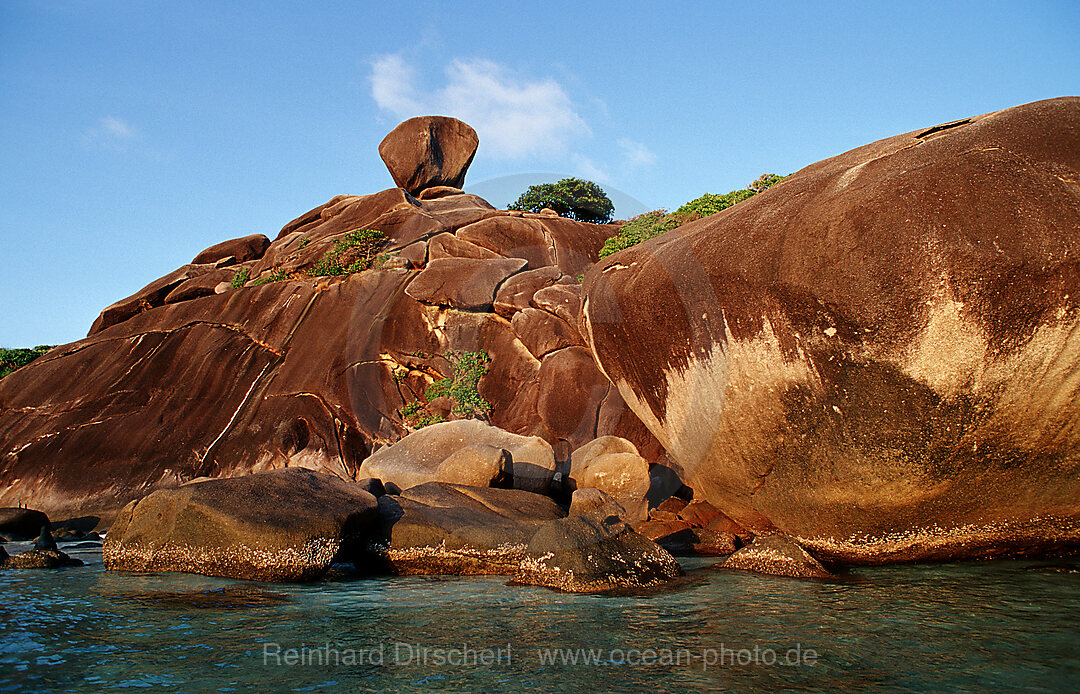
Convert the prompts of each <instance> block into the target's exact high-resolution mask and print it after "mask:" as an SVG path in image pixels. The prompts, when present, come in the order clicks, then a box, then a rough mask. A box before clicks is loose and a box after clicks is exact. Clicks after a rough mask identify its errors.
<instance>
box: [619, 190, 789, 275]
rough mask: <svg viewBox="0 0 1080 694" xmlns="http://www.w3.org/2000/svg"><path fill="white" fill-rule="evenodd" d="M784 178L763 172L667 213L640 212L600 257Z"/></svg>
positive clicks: (747, 195) (716, 210)
mask: <svg viewBox="0 0 1080 694" xmlns="http://www.w3.org/2000/svg"><path fill="white" fill-rule="evenodd" d="M785 178H786V176H777V175H776V174H761V175H760V176H758V177H757V179H755V180H754V182H753V183H751V184H750V185H749V186H747V187H746V188H743V189H742V190H733V191H731V192H730V193H724V194H723V195H716V194H714V193H705V194H704V195H702V196H701V197H700V198H695V199H694V200H691V201H690V202H688V203H686V204H685V205H683V206H682V207H680V208H679V209H677V210H675V211H674V212H672V213H671V214H668V213H667V211H666V210H653V211H652V212H645V213H644V214H639V215H638V216H637V217H634V218H633V219H631V220H630V221H629V222H627V223H626V224H624V225H623V226H622V227H620V228H619V233H618V234H616V235H615V236H612V237H611V238H609V239H608V240H607V241H605V242H604V247H603V248H601V249H600V257H601V258H604V257H606V256H609V255H611V254H612V253H616V252H618V251H621V250H623V249H624V248H630V247H631V246H636V245H637V244H639V243H641V242H642V241H648V240H649V239H651V238H653V237H656V236H659V235H660V234H663V233H664V232H667V231H671V230H672V229H676V228H678V227H680V226H682V225H683V224H686V223H687V222H692V221H694V220H695V219H701V218H702V217H708V216H709V215H711V214H716V213H717V212H720V211H721V210H726V209H727V208H729V207H731V206H732V205H735V204H737V203H740V202H742V201H743V200H746V199H747V198H752V197H754V195H756V194H758V193H760V192H762V191H764V190H768V189H769V188H771V187H772V186H774V185H776V184H777V183H779V182H780V181H782V180H784V179H785Z"/></svg>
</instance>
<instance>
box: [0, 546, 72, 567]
mask: <svg viewBox="0 0 1080 694" xmlns="http://www.w3.org/2000/svg"><path fill="white" fill-rule="evenodd" d="M6 555H7V552H4V556H6ZM4 556H0V569H58V568H60V567H62V566H82V565H83V562H82V560H80V559H73V558H71V557H69V556H68V555H66V554H64V553H63V552H61V551H60V550H58V549H32V550H30V551H29V552H23V553H22V554H16V555H15V556H12V557H7V558H6V559H5V558H4Z"/></svg>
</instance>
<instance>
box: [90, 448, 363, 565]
mask: <svg viewBox="0 0 1080 694" xmlns="http://www.w3.org/2000/svg"><path fill="white" fill-rule="evenodd" d="M377 518H378V502H377V500H376V498H375V497H374V496H372V495H371V494H370V493H368V492H367V491H365V490H364V489H363V488H362V487H361V486H360V485H357V484H355V483H352V482H346V481H343V480H341V479H338V478H337V477H334V476H332V475H327V474H324V473H318V472H314V471H312V470H306V469H304V468H286V469H283V470H274V471H272V472H265V473H261V474H254V475H247V476H244V477H238V478H233V479H212V480H206V481H201V482H193V483H190V484H186V485H184V486H182V487H179V488H176V489H161V490H158V491H155V492H153V493H151V494H149V495H148V496H146V497H144V498H142V499H139V500H137V501H133V502H131V503H130V504H128V505H127V506H125V507H124V509H123V511H121V513H120V514H119V515H118V516H117V518H116V521H115V522H114V523H113V526H112V529H111V530H110V531H109V533H108V535H107V536H106V539H105V546H104V550H103V558H104V561H105V566H106V567H107V568H108V569H110V570H112V571H178V572H186V573H198V574H206V575H210V576H227V577H230V578H240V579H247V580H256V581H310V580H314V579H316V578H319V577H320V576H322V575H323V574H324V573H325V572H326V571H327V569H329V568H330V564H331V563H332V562H333V561H334V560H335V559H336V558H339V557H340V558H342V559H351V558H352V557H353V556H355V554H356V553H358V552H359V551H361V550H362V549H363V547H364V546H365V543H366V542H367V538H368V533H369V532H370V531H371V530H372V528H373V527H374V525H375V522H376V520H377Z"/></svg>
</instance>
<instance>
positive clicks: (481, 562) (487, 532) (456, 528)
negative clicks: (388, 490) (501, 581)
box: [375, 482, 566, 575]
mask: <svg viewBox="0 0 1080 694" xmlns="http://www.w3.org/2000/svg"><path fill="white" fill-rule="evenodd" d="M379 506H380V511H381V514H382V524H383V532H382V539H381V542H380V543H378V544H377V545H376V547H375V550H376V551H377V552H378V553H379V554H380V555H381V556H382V557H383V559H384V561H385V562H386V564H387V567H388V568H389V569H390V570H391V571H392V572H394V573H398V574H455V575H464V574H489V575H492V574H493V575H501V574H506V575H509V574H513V573H514V572H515V571H517V569H518V566H519V565H520V563H521V560H522V559H523V558H524V557H525V550H526V548H527V547H528V545H529V541H530V540H531V539H532V537H533V535H535V534H536V531H537V530H538V529H539V528H540V526H541V525H542V524H543V523H545V522H547V521H551V520H555V519H558V518H563V517H565V516H566V512H565V511H563V510H562V509H561V508H560V507H559V506H558V505H557V504H556V503H555V502H554V501H552V500H551V499H549V498H547V497H545V496H541V495H539V494H533V493H531V492H525V491H521V490H518V489H491V488H482V487H467V486H462V485H455V484H445V483H439V482H429V483H427V484H422V485H419V486H416V487H412V488H411V489H407V490H406V491H404V492H402V494H401V495H400V496H384V497H381V498H380V499H379Z"/></svg>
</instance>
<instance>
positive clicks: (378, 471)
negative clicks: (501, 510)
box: [359, 419, 555, 493]
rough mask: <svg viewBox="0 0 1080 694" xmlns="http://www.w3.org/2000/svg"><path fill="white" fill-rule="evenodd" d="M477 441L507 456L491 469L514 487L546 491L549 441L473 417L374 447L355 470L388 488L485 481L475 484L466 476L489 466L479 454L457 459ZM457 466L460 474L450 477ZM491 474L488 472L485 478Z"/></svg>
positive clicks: (551, 464) (551, 470)
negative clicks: (504, 464) (505, 463)
mask: <svg viewBox="0 0 1080 694" xmlns="http://www.w3.org/2000/svg"><path fill="white" fill-rule="evenodd" d="M478 446H482V447H485V448H490V449H494V450H496V451H500V450H501V451H503V452H505V453H506V454H507V455H508V457H509V461H508V462H509V464H508V466H507V467H505V468H503V467H499V468H497V469H496V470H494V471H495V472H498V471H499V470H504V471H505V472H506V473H507V474H508V477H509V481H510V483H511V485H512V486H513V487H514V488H516V489H524V490H525V491H529V492H537V493H545V492H547V491H548V487H549V486H550V485H551V478H552V476H553V475H554V474H555V454H554V453H553V452H552V450H551V445H550V444H549V443H547V442H546V441H544V440H543V439H542V438H540V437H538V436H518V435H516V434H511V433H508V432H506V431H503V430H502V429H499V428H497V427H493V426H491V425H489V424H485V423H483V422H481V421H478V420H475V419H464V420H459V421H456V422H443V423H440V424H432V425H431V426H427V427H424V428H423V429H420V430H419V431H416V432H414V433H412V434H409V435H408V436H406V437H405V438H403V439H401V440H400V441H398V442H397V443H395V444H394V445H392V446H388V447H386V448H383V449H381V450H379V451H376V452H375V453H374V454H373V455H372V456H371V457H369V458H368V459H367V460H365V461H364V462H363V464H362V465H361V466H360V473H359V474H360V476H361V477H373V478H375V479H377V480H380V481H381V482H382V483H383V485H384V486H386V487H389V486H390V485H393V486H394V487H395V488H396V489H398V490H404V489H409V488H410V487H415V486H418V485H421V484H424V483H426V482H449V483H452V484H464V485H468V486H488V485H487V484H483V485H481V484H476V483H474V482H473V481H471V479H470V478H469V477H467V475H472V474H475V472H476V471H477V470H478V469H487V468H488V466H487V465H485V464H484V463H483V462H482V459H481V458H482V457H481V456H478V457H476V458H475V459H473V460H471V461H470V460H468V459H465V458H458V459H456V460H455V458H457V457H458V456H462V455H464V453H465V452H466V451H469V449H472V448H474V447H478ZM477 452H478V451H477ZM470 458H472V456H470ZM500 460H501V456H500ZM469 462H471V463H472V464H471V465H468V466H467V467H469V468H470V469H469V470H465V469H463V465H462V464H466V463H469ZM455 470H456V471H457V472H458V473H459V476H460V479H450V478H449V476H451V475H454V471H455ZM481 476H483V475H481ZM494 479H495V478H494V477H488V481H489V482H490V481H493V480H494Z"/></svg>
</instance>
